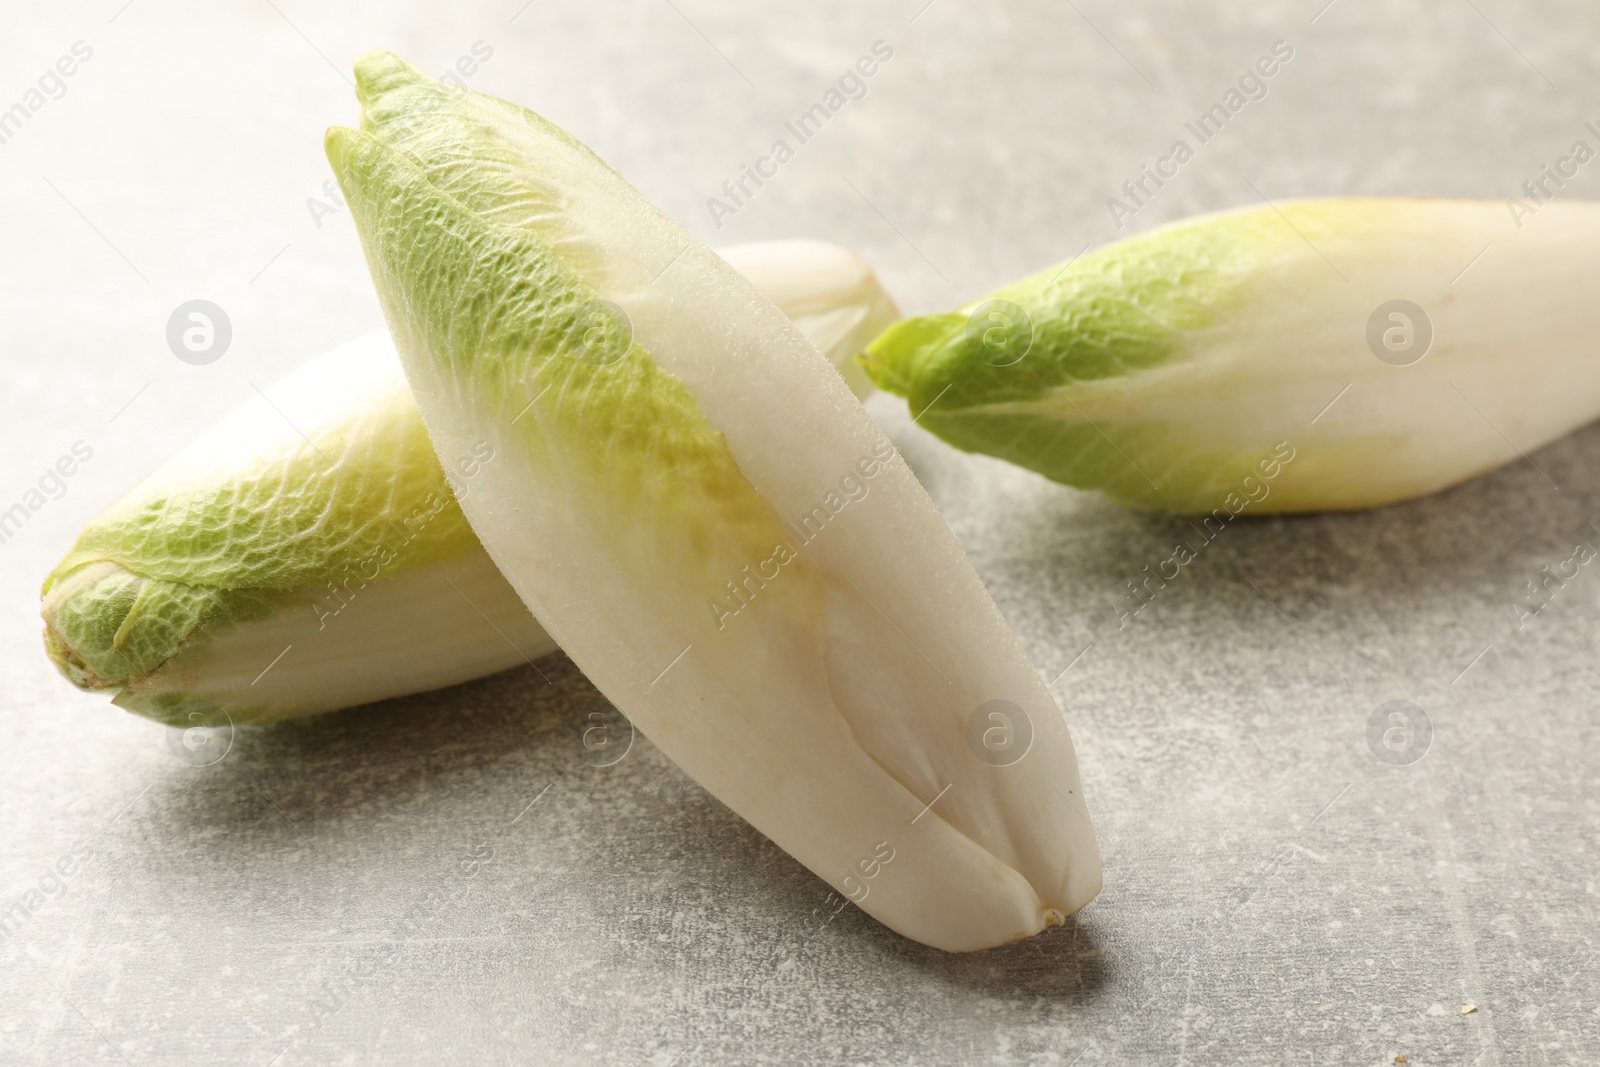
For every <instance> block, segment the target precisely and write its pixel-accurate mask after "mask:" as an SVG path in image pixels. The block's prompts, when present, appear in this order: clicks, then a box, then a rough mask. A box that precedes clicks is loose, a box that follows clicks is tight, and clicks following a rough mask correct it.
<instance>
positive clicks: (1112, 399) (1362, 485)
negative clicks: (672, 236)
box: [864, 198, 1600, 521]
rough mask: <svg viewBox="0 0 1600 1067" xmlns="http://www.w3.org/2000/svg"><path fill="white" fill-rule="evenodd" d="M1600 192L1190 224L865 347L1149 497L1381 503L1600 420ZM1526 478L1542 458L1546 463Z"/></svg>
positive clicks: (1039, 462) (963, 417) (1044, 448)
mask: <svg viewBox="0 0 1600 1067" xmlns="http://www.w3.org/2000/svg"><path fill="white" fill-rule="evenodd" d="M1597 276H1600V204H1595V203H1584V202H1580V201H1555V202H1552V203H1547V204H1545V205H1543V206H1542V207H1540V209H1539V211H1538V213H1537V215H1535V216H1531V217H1525V218H1522V219H1520V223H1519V220H1518V219H1516V218H1515V217H1514V216H1513V214H1512V212H1510V211H1508V210H1507V207H1506V205H1505V204H1504V203H1502V202H1501V201H1498V200H1495V201H1487V200H1432V199H1404V198H1350V199H1324V200H1301V201H1293V202H1286V203H1282V204H1278V205H1276V206H1266V207H1259V208H1250V209H1247V210H1242V211H1232V212H1225V213H1222V214H1216V215H1205V216H1201V217H1199V218H1194V219H1188V220H1185V221H1182V222H1177V223H1173V224H1172V225H1169V226H1163V227H1161V228H1159V229H1156V230H1153V231H1151V232H1150V233H1147V234H1143V235H1141V236H1137V237H1130V238H1128V239H1126V240H1122V241H1118V242H1116V243H1114V244H1111V245H1108V246H1106V247H1104V248H1102V249H1099V250H1097V251H1094V252H1091V253H1089V254H1087V255H1084V256H1082V257H1080V258H1078V259H1075V260H1072V261H1070V262H1068V263H1066V264H1062V265H1057V266H1052V267H1049V268H1046V269H1045V270H1042V271H1040V272H1038V273H1037V274H1034V275H1032V276H1030V277H1027V278H1023V279H1022V280H1020V281H1017V282H1015V283H1013V284H1011V285H1008V286H1006V287H1004V288H1002V289H999V290H997V291H995V292H994V293H992V294H990V296H988V297H986V298H984V299H982V300H978V301H974V302H972V303H971V304H968V305H965V306H963V307H960V308H957V309H956V310H954V311H952V312H947V313H942V314H934V315H923V316H918V317H915V318H911V319H907V320H905V321H903V322H900V323H898V324H896V325H895V326H893V327H891V328H890V329H889V330H887V331H886V332H885V333H884V334H883V335H882V336H881V337H879V338H878V339H877V340H876V341H875V342H873V344H872V345H871V346H870V347H869V350H868V355H867V356H866V357H865V358H864V365H865V367H866V369H867V371H868V373H869V374H870V375H871V376H872V378H873V380H874V381H875V382H876V383H877V384H878V386H879V387H881V388H883V389H886V390H888V391H890V392H893V393H897V394H899V395H901V396H904V397H906V398H907V400H908V401H909V406H910V408H911V409H912V410H913V411H917V412H921V415H920V417H919V419H918V422H919V424H920V425H921V426H923V427H926V428H927V429H929V430H931V431H933V432H934V433H936V434H938V435H939V436H941V437H943V438H944V439H945V440H946V441H948V442H950V443H951V444H953V445H955V446H957V447H958V448H962V449H966V450H968V451H973V452H986V453H989V454H991V455H995V456H999V457H1001V458H1003V459H1008V460H1011V461H1012V462H1014V463H1018V464H1020V465H1022V466H1024V467H1028V468H1030V469H1032V470H1035V471H1038V472H1039V473H1041V474H1044V475H1046V476H1047V477H1050V478H1054V479H1056V480H1057V481H1061V482H1065V483H1066V484H1068V485H1073V486H1078V487H1080V488H1084V489H1099V490H1102V491H1104V492H1105V493H1106V494H1107V495H1109V496H1111V497H1112V498H1113V499H1115V500H1118V501H1120V502H1122V503H1126V504H1132V505H1135V506H1139V507H1150V508H1159V509H1163V510H1167V511H1173V512H1179V513H1188V514H1196V513H1210V514H1214V515H1215V514H1218V513H1219V512H1220V515H1221V518H1220V519H1219V521H1226V519H1227V518H1228V517H1229V516H1231V515H1233V514H1238V513H1240V512H1242V511H1245V510H1246V509H1248V510H1249V512H1250V513H1252V514H1256V513H1266V512H1293V511H1316V510H1334V509H1347V508H1362V507H1370V506H1374V505H1379V504H1388V503H1393V502H1395V501H1400V500H1406V499H1409V498H1412V497H1417V496H1421V495H1424V494H1427V493H1431V492H1434V491H1436V490H1439V489H1443V488H1445V487H1447V486H1450V485H1454V484H1456V483H1457V482H1460V481H1463V480H1464V479H1467V478H1470V477H1472V476H1473V475H1476V474H1479V473H1481V472H1484V471H1488V470H1492V469H1494V468H1496V467H1498V466H1500V465H1502V464H1505V463H1508V462H1513V461H1519V460H1521V459H1523V458H1524V457H1525V456H1526V455H1527V454H1528V453H1531V452H1533V451H1534V450H1535V449H1537V448H1538V447H1540V446H1541V445H1543V444H1545V443H1547V442H1549V441H1551V440H1553V439H1555V438H1557V437H1560V436H1561V435H1563V434H1566V433H1568V432H1569V431H1571V430H1572V429H1574V428H1576V427H1578V426H1581V425H1583V424H1585V423H1587V422H1589V421H1591V420H1592V419H1594V418H1595V417H1596V415H1600V375H1597V374H1596V373H1595V369H1594V368H1595V360H1594V354H1593V345H1594V337H1595V336H1596V335H1597V333H1600V302H1597V301H1595V300H1594V299H1592V298H1591V297H1590V295H1589V294H1588V292H1587V285H1588V283H1589V280H1590V279H1593V278H1595V277H1597ZM1529 476H1530V477H1538V476H1539V475H1536V474H1534V473H1533V472H1532V471H1530V472H1529Z"/></svg>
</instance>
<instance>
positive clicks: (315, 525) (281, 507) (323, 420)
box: [42, 240, 897, 726]
mask: <svg viewBox="0 0 1600 1067" xmlns="http://www.w3.org/2000/svg"><path fill="white" fill-rule="evenodd" d="M722 254H723V256H724V257H726V259H727V261H728V262H729V263H730V264H732V265H733V266H734V267H736V268H737V269H739V270H741V271H742V272H744V273H745V275H746V277H748V278H750V279H751V281H752V282H753V283H754V284H755V285H756V287H757V288H758V289H761V290H762V291H763V292H765V293H767V294H768V295H769V296H770V297H771V299H772V300H773V301H775V302H776V303H777V304H778V306H779V307H780V308H781V309H782V310H783V311H784V312H785V313H787V314H789V315H790V316H792V318H793V320H794V322H795V324H796V326H797V327H798V328H799V330H800V332H801V333H802V334H803V335H805V336H806V338H807V339H808V340H810V341H812V343H813V344H815V345H816V346H817V347H818V348H819V349H821V350H822V352H823V353H824V354H825V355H827V356H828V358H829V359H830V360H832V361H833V362H834V363H835V364H836V365H839V366H840V367H841V368H842V369H843V370H844V371H845V373H847V374H849V375H851V376H852V378H853V381H854V383H855V385H856V386H857V387H858V388H860V389H862V390H863V391H865V390H870V389H871V385H870V384H868V383H867V382H866V379H865V376H864V375H863V374H862V373H861V371H860V369H859V367H857V366H855V365H854V363H853V357H854V356H855V355H856V354H857V353H858V352H860V351H861V349H862V347H863V346H864V345H865V344H866V342H867V341H869V340H870V339H871V338H872V336H873V335H874V334H876V333H877V331H878V330H879V329H881V328H882V327H883V326H885V325H887V324H888V323H890V322H892V321H894V319H895V318H896V317H897V313H896V311H895V308H894V304H893V302H892V301H890V299H889V297H888V294H886V293H885V292H884V290H883V287H882V285H880V284H879V282H878V279H877V276H876V275H875V274H874V273H873V271H872V269H871V268H870V267H869V266H867V264H866V263H864V262H863V261H862V260H861V259H860V257H858V256H856V255H855V254H853V253H852V252H850V251H848V250H847V249H843V248H840V247H838V246H836V245H830V244H826V243H824V242H821V241H804V240H792V241H768V242H759V243H754V244H747V245H735V246H732V247H730V248H726V249H724V250H723V251H722ZM269 392H270V394H271V397H272V400H271V403H270V404H269V403H267V402H265V401H262V400H259V399H253V400H252V402H250V403H247V404H245V405H244V406H243V407H242V408H241V409H240V410H239V411H237V412H235V413H234V414H232V415H231V416H229V417H228V418H226V419H224V420H223V421H222V422H221V423H220V424H219V425H217V426H216V427H215V428H213V429H212V430H210V431H209V432H207V433H206V434H204V435H202V436H201V437H200V438H198V439H197V440H196V441H195V442H193V444H191V445H190V446H189V447H187V448H185V449H184V450H183V451H182V452H180V453H179V454H178V455H177V456H176V457H174V458H173V459H172V460H171V461H169V462H168V463H166V464H165V465H163V466H162V467H161V468H160V469H159V470H158V471H157V472H156V473H154V474H153V475H151V476H150V477H149V478H148V479H146V480H145V481H144V482H143V483H141V484H140V485H139V486H137V487H136V488H134V489H133V490H132V491H130V492H129V493H128V494H127V495H125V496H124V497H123V498H122V499H120V500H118V501H117V502H116V503H115V504H113V505H112V506H111V507H110V508H108V509H107V510H106V511H105V512H104V513H102V514H101V515H99V516H98V517H96V518H95V519H94V521H93V522H91V523H90V524H89V526H88V527H87V528H86V529H85V530H84V531H83V534H82V535H81V536H80V538H79V539H78V542H77V544H76V545H74V546H73V549H72V551H71V552H70V553H69V554H68V555H67V556H66V558H65V559H63V560H62V561H61V563H60V564H59V565H58V566H57V567H56V569H55V570H54V571H53V572H52V573H51V574H50V577H49V578H48V579H47V580H46V581H45V585H44V593H43V604H42V609H43V610H42V613H43V616H44V620H45V647H46V649H47V651H48V652H49V653H50V656H51V658H52V659H53V660H54V661H55V663H56V665H57V666H58V667H59V668H60V669H61V671H62V673H63V674H65V675H66V676H67V677H68V678H69V679H70V680H72V681H73V682H74V683H75V684H77V685H78V686H80V687H81V688H84V689H91V690H108V691H111V692H113V693H114V694H115V697H114V701H113V702H114V703H116V704H118V705H119V706H121V707H123V708H126V709H127V710H129V711H133V712H137V713H138V714H141V715H145V716H148V717H150V718H153V719H157V720H159V721H162V722H166V723H168V724H170V725H176V726H191V725H195V724H198V723H205V724H216V723H221V722H224V721H229V722H234V723H264V722H272V721H276V720H280V719H288V718H294V717H297V716H301V715H309V714H313V713H316V712H323V711H331V710H334V709H337V708H343V707H349V706H351V705H355V704H364V703H368V702H371V701H375V700H382V699H385V698H388V697H394V696H402V695H404V694H407V693H415V692H420V691H423V690H427V689H436V688H439V687H440V686H446V685H453V684H455V683H457V682H463V681H466V680H468V679H471V678H477V677H480V676H482V675H485V674H490V673H493V672H495V671H500V670H504V669H506V668H508V667H513V666H516V665H517V664H520V663H525V662H531V661H532V660H534V659H536V658H538V657H539V656H543V655H545V654H547V653H549V652H551V651H552V650H553V649H554V648H555V642H554V641H552V640H551V639H550V637H549V635H548V634H546V633H545V632H544V630H543V629H542V628H541V627H540V626H539V624H538V623H537V622H535V621H534V619H533V616H532V615H530V614H529V613H528V610H527V609H526V608H524V607H523V606H522V601H521V600H520V599H519V598H518V597H517V595H516V593H515V592H513V591H512V589H511V587H510V586H509V585H507V584H506V581H505V579H504V578H502V577H501V576H500V572H499V570H498V569H497V568H496V567H495V565H494V563H493V562H492V561H491V560H490V559H489V557H488V555H487V554H486V553H485V552H484V551H483V548H482V546H481V545H479V544H478V539H477V538H476V537H475V536H473V534H472V530H471V528H470V527H469V526H468V525H467V522H466V520H465V518H463V517H462V514H461V509H460V507H459V506H458V505H457V503H456V498H457V497H460V496H466V495H468V494H470V493H471V492H472V491H473V489H474V486H475V484H476V476H477V474H478V472H479V471H480V470H481V469H482V468H483V467H484V466H485V465H488V464H492V463H494V462H495V456H494V453H493V451H492V449H490V448H489V447H488V444H487V442H486V441H484V440H475V441H473V442H472V443H471V444H470V445H469V447H468V448H467V450H466V451H465V452H462V453H461V454H459V455H452V456H449V457H446V459H445V462H444V465H443V467H441V465H440V462H439V460H438V459H437V458H436V457H435V456H434V452H433V448H432V446H431V445H430V444H429V442H428V438H427V433H426V431H425V430H424V429H423V426H422V419H421V416H420V415H418V413H417V407H416V402H415V401H414V400H412V398H411V391H410V390H409V389H408V388H407V387H406V381H405V375H404V374H403V373H402V371H401V369H400V362H399V359H398V357H397V355H396V354H395V350H394V345H393V343H392V342H391V341H390V340H389V337H388V335H387V334H386V333H377V334H373V335H371V336H369V337H365V338H362V339H361V340H359V341H356V342H354V343H352V344H349V345H346V346H344V347H342V348H340V349H337V350H336V351H334V352H330V353H328V354H327V355H326V356H323V357H321V358H319V359H317V360H314V361H313V362H312V363H310V364H309V365H307V366H306V367H304V368H302V369H301V370H299V371H297V372H296V373H295V374H293V375H291V376H290V377H289V378H288V379H287V380H285V381H283V382H281V383H279V384H278V385H276V386H273V387H271V388H270V389H269Z"/></svg>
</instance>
